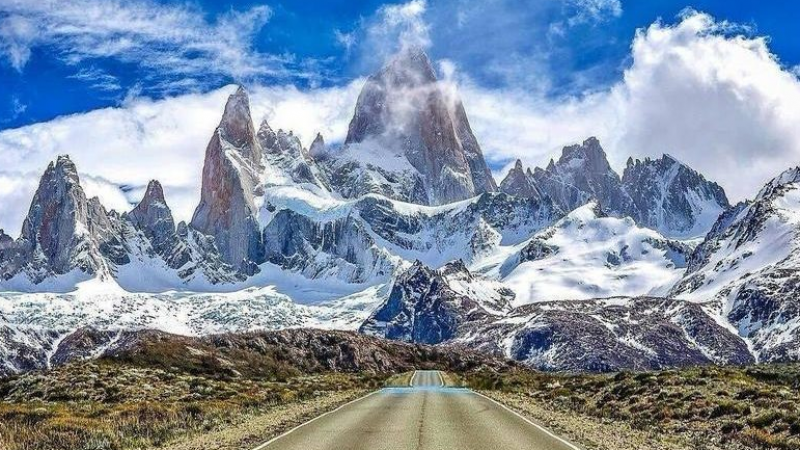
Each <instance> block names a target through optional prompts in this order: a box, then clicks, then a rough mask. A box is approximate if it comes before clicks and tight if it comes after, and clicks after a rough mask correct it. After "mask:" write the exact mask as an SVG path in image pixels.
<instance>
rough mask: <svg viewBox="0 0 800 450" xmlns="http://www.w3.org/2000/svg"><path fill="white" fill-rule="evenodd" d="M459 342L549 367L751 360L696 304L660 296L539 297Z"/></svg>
mask: <svg viewBox="0 0 800 450" xmlns="http://www.w3.org/2000/svg"><path fill="white" fill-rule="evenodd" d="M458 342H460V343H462V344H465V345H468V346H470V347H472V348H478V349H481V350H484V351H488V352H493V353H495V354H501V355H505V356H508V357H510V358H511V359H514V360H516V361H520V362H522V363H524V364H525V365H527V366H529V367H533V368H536V369H539V370H548V371H569V372H610V371H618V370H620V369H631V370H663V369H666V368H674V367H687V366H696V365H704V364H736V365H739V364H751V363H753V362H754V361H755V360H754V358H753V357H752V355H751V354H750V353H749V351H748V348H747V345H746V344H745V342H744V341H743V340H742V339H741V338H739V337H738V336H736V335H735V334H733V333H731V332H730V331H729V330H727V329H726V328H724V327H722V326H720V325H719V324H718V323H717V322H716V321H715V320H714V319H713V318H712V317H711V316H710V315H709V314H707V313H706V312H705V311H704V310H703V309H702V307H700V306H699V305H696V304H693V303H689V302H681V301H677V300H666V299H661V298H616V299H604V300H587V301H562V302H546V303H535V304H531V305H526V306H522V307H519V308H516V309H514V310H513V311H511V312H510V313H509V314H507V315H506V316H504V317H503V318H501V319H499V320H495V321H493V322H491V323H485V324H479V323H476V324H472V325H471V326H470V327H469V330H468V331H467V332H466V333H465V335H464V337H463V338H462V339H460V340H459V341H458Z"/></svg>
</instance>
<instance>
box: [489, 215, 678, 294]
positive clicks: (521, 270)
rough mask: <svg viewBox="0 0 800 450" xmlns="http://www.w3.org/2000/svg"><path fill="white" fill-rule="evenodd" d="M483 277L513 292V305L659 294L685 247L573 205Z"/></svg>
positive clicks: (669, 282)
mask: <svg viewBox="0 0 800 450" xmlns="http://www.w3.org/2000/svg"><path fill="white" fill-rule="evenodd" d="M517 248H518V250H517V251H515V252H514V253H513V254H511V255H510V256H509V257H508V258H506V259H505V261H503V263H502V264H501V265H499V266H497V268H495V269H492V270H487V271H485V273H487V274H491V275H494V276H496V277H498V278H499V279H501V280H502V281H503V282H504V283H505V285H506V286H508V287H509V288H510V289H511V290H513V291H514V292H515V293H516V300H515V305H524V304H528V303H534V302H540V301H550V300H581V299H590V298H599V297H610V296H637V295H664V294H666V292H667V291H668V290H669V288H670V287H671V286H672V285H673V284H674V283H675V281H677V280H678V279H679V278H680V277H681V275H682V274H683V271H684V269H685V267H686V259H687V258H688V256H689V253H690V252H691V248H690V247H689V246H688V245H686V244H684V243H681V242H679V241H672V240H668V239H666V238H664V237H663V236H661V235H660V234H658V233H657V232H656V231H653V230H649V229H646V228H640V227H638V226H636V224H635V223H634V222H633V220H632V219H630V218H625V219H618V218H615V217H608V216H606V215H605V214H604V213H603V212H602V211H601V210H600V207H599V205H598V204H597V203H596V202H589V203H588V204H586V205H584V206H581V207H579V208H578V209H576V210H574V211H572V212H571V213H569V214H568V215H567V216H566V217H564V218H563V219H561V220H559V221H558V222H556V223H555V224H554V225H553V226H551V227H549V228H547V229H545V230H543V231H540V232H538V233H536V234H535V235H534V236H533V237H532V238H531V239H529V240H527V241H526V242H525V243H523V244H521V245H520V246H518V247H517Z"/></svg>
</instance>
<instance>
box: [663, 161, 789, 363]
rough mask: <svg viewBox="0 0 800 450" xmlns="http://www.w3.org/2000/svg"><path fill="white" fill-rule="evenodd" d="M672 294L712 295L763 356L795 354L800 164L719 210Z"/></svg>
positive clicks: (775, 357) (695, 297)
mask: <svg viewBox="0 0 800 450" xmlns="http://www.w3.org/2000/svg"><path fill="white" fill-rule="evenodd" d="M672 294H673V295H675V296H676V297H678V298H685V299H690V300H693V301H713V302H715V304H716V307H717V311H718V314H719V315H720V316H721V317H723V318H724V319H725V320H727V321H729V322H730V323H731V324H733V326H734V327H736V329H737V330H738V332H739V334H740V335H742V336H744V337H746V338H748V339H749V340H750V341H751V342H752V345H753V349H754V351H756V353H757V354H758V355H759V357H760V359H761V360H763V361H768V360H797V359H800V350H799V349H798V348H799V347H798V344H800V300H798V295H799V294H800V168H793V169H790V170H787V171H786V172H784V173H783V174H781V175H780V176H778V177H776V178H775V179H773V180H772V181H770V182H769V183H767V185H766V186H765V187H764V188H763V189H762V190H761V191H760V192H759V193H758V195H757V196H756V198H755V199H754V200H753V201H752V202H750V203H742V204H739V205H737V206H736V207H734V208H732V209H731V210H729V211H727V212H726V213H725V214H724V215H722V216H721V217H720V218H719V220H718V221H717V223H716V224H715V225H714V228H713V229H712V230H711V232H710V233H709V234H708V236H706V238H705V240H704V241H703V243H702V244H700V246H699V247H698V248H697V250H696V251H695V253H694V254H693V255H692V258H691V260H690V263H689V268H688V270H687V273H686V275H685V276H684V278H683V279H682V280H681V281H680V283H678V284H677V285H676V286H675V288H674V289H673V290H672Z"/></svg>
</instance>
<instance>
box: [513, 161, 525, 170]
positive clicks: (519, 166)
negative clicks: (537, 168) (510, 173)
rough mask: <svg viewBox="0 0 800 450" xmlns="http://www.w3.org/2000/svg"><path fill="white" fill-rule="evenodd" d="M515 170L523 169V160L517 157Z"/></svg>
mask: <svg viewBox="0 0 800 450" xmlns="http://www.w3.org/2000/svg"><path fill="white" fill-rule="evenodd" d="M514 170H519V171H523V168H522V161H521V160H519V159H517V161H516V162H515V163H514Z"/></svg>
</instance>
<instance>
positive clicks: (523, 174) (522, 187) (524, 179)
mask: <svg viewBox="0 0 800 450" xmlns="http://www.w3.org/2000/svg"><path fill="white" fill-rule="evenodd" d="M500 192H505V193H506V194H509V195H514V196H517V197H523V198H541V196H542V194H541V192H540V191H539V188H537V187H536V181H535V180H534V179H533V173H531V171H530V169H528V170H527V171H526V170H525V169H523V167H522V161H520V160H519V159H518V160H517V162H516V163H514V167H512V168H511V170H509V171H508V175H506V177H505V178H504V179H503V181H502V182H501V183H500Z"/></svg>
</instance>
